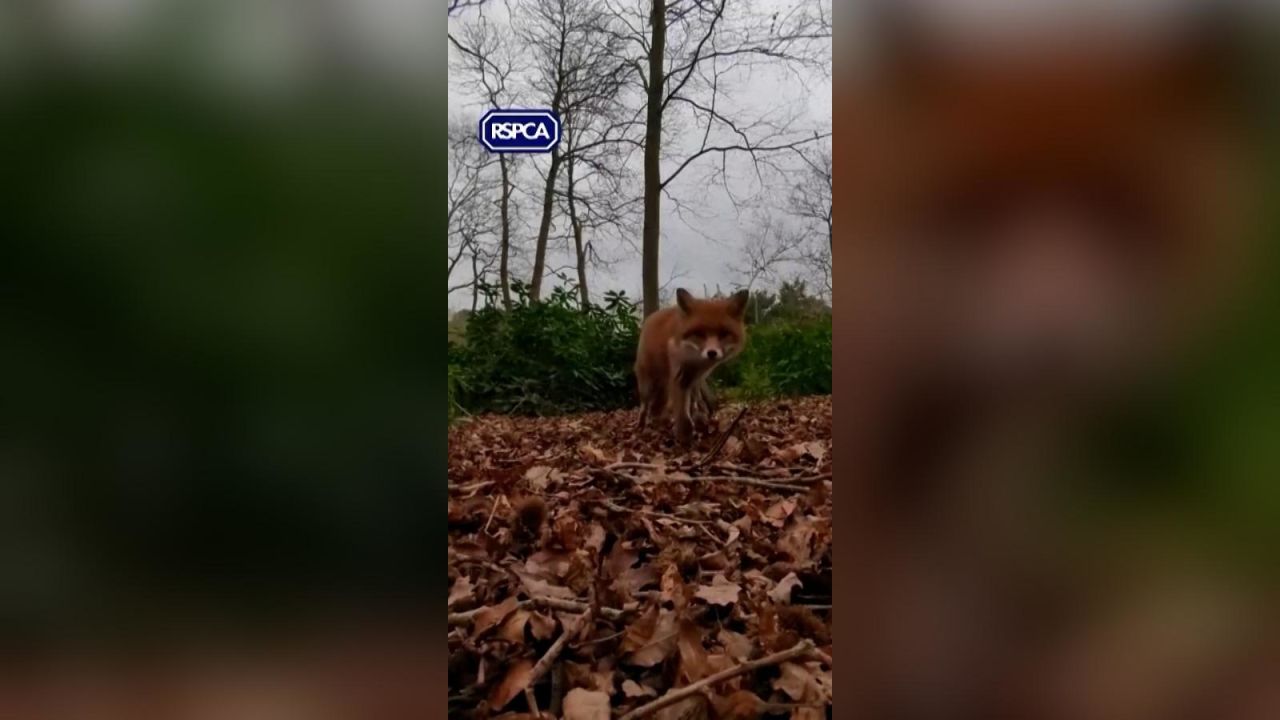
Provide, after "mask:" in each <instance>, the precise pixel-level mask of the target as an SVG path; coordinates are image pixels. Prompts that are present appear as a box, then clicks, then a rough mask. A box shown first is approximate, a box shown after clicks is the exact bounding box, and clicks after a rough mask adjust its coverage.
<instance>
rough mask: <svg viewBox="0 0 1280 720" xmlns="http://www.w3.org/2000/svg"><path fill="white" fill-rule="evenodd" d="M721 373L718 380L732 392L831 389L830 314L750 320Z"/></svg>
mask: <svg viewBox="0 0 1280 720" xmlns="http://www.w3.org/2000/svg"><path fill="white" fill-rule="evenodd" d="M721 373H723V375H722V376H721V377H718V378H717V380H718V385H719V386H720V387H722V388H724V389H726V390H727V391H728V394H729V395H731V396H737V397H742V398H753V399H754V398H764V397H775V396H779V395H827V394H830V393H831V317H830V316H826V317H820V318H813V319H809V320H803V321H794V322H793V321H777V322H768V323H761V324H759V325H756V326H754V327H753V328H752V329H751V333H750V336H749V338H748V340H747V347H746V349H745V350H743V352H742V355H741V356H740V357H739V358H738V360H737V361H736V362H734V363H730V364H729V365H727V366H725V367H723V368H721V369H720V370H719V371H717V374H721Z"/></svg>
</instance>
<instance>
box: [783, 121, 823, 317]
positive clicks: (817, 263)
mask: <svg viewBox="0 0 1280 720" xmlns="http://www.w3.org/2000/svg"><path fill="white" fill-rule="evenodd" d="M801 157H803V158H804V160H805V169H804V171H803V173H802V175H801V179H800V182H799V183H798V184H797V185H796V186H795V188H793V189H792V191H791V195H790V197H789V198H788V203H787V211H788V212H789V213H790V214H791V215H793V216H795V217H797V218H800V219H801V220H802V221H803V222H805V223H806V224H807V225H809V226H810V227H811V228H814V229H816V230H818V231H819V232H821V233H822V240H821V241H820V242H817V243H810V244H809V246H808V247H807V248H806V250H805V253H804V254H805V260H806V261H807V262H808V264H809V266H810V267H811V268H813V270H814V271H815V272H816V273H818V274H819V275H820V276H821V277H822V280H823V283H824V287H825V289H826V293H827V297H828V298H830V296H831V292H832V287H831V258H832V256H833V254H834V251H835V243H834V235H833V233H832V229H831V228H832V226H831V215H832V209H833V202H832V200H833V197H834V196H833V194H832V170H831V146H830V145H823V146H822V147H820V148H818V149H817V150H816V151H815V152H811V153H802V154H801Z"/></svg>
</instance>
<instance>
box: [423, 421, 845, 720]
mask: <svg viewBox="0 0 1280 720" xmlns="http://www.w3.org/2000/svg"><path fill="white" fill-rule="evenodd" d="M719 422H720V426H719V427H720V428H722V429H723V430H724V431H725V432H723V433H721V432H720V431H719V430H713V431H712V432H710V433H709V434H707V435H706V436H703V437H701V438H699V439H698V440H697V442H696V443H695V446H694V447H693V448H692V449H690V450H689V451H688V452H682V451H680V450H679V449H678V448H676V447H674V446H673V445H672V444H671V442H670V440H669V433H661V432H659V431H657V430H650V431H649V432H648V433H643V434H642V433H638V432H637V431H636V413H635V411H619V412H613V413H591V414H586V415H574V416H566V417H555V418H522V417H507V416H482V417H474V418H467V419H465V420H463V421H461V422H459V423H458V424H457V425H456V426H455V427H454V428H452V429H451V430H450V433H449V585H450V587H449V596H448V607H449V688H450V700H449V715H450V717H457V718H475V719H477V720H480V719H487V718H495V719H496V718H507V719H511V720H515V719H517V718H537V717H558V718H568V719H571V720H572V719H582V720H586V719H588V718H590V719H594V718H600V719H601V720H605V719H606V718H609V717H621V718H629V719H637V718H644V717H652V718H657V719H664V718H669V719H674V718H716V719H732V720H746V719H747V718H758V717H764V716H766V715H768V716H771V717H788V716H789V717H791V718H793V719H795V720H801V719H804V720H808V719H809V718H823V717H827V716H828V713H829V712H830V708H831V696H832V689H831V686H832V668H831V622H832V619H831V552H832V546H831V536H832V527H831V400H830V398H829V397H821V398H800V399H787V400H780V401H774V402H770V403H764V404H758V405H751V406H747V407H730V408H725V409H723V410H722V411H721V412H720V416H719Z"/></svg>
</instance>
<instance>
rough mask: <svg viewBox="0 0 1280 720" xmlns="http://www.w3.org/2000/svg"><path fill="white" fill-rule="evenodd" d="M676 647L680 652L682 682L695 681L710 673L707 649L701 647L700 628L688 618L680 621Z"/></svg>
mask: <svg viewBox="0 0 1280 720" xmlns="http://www.w3.org/2000/svg"><path fill="white" fill-rule="evenodd" d="M676 649H677V650H678V651H679V652H680V678H681V679H683V680H684V684H689V683H695V682H697V681H699V680H701V679H702V678H704V677H706V676H708V675H710V674H711V669H710V667H709V665H708V663H707V651H706V649H705V648H703V647H702V630H700V629H699V628H698V626H697V625H696V624H695V623H694V622H693V621H692V620H690V619H688V618H685V619H683V620H681V621H680V634H679V636H678V637H677V639H676Z"/></svg>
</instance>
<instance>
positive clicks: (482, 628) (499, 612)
mask: <svg viewBox="0 0 1280 720" xmlns="http://www.w3.org/2000/svg"><path fill="white" fill-rule="evenodd" d="M519 604H520V601H518V600H516V598H515V596H514V595H512V596H510V597H508V598H507V599H506V600H503V601H502V602H500V603H498V604H497V605H490V606H488V607H486V608H484V609H483V610H481V611H480V612H478V613H476V616H475V619H474V621H473V622H474V624H473V625H472V632H471V635H472V637H480V636H481V635H483V634H485V633H486V632H488V631H489V630H490V629H492V628H493V627H495V626H497V624H498V623H500V622H502V621H503V620H506V619H507V616H508V615H510V614H511V613H512V612H513V611H514V610H515V609H516V606H517V605H519Z"/></svg>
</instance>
